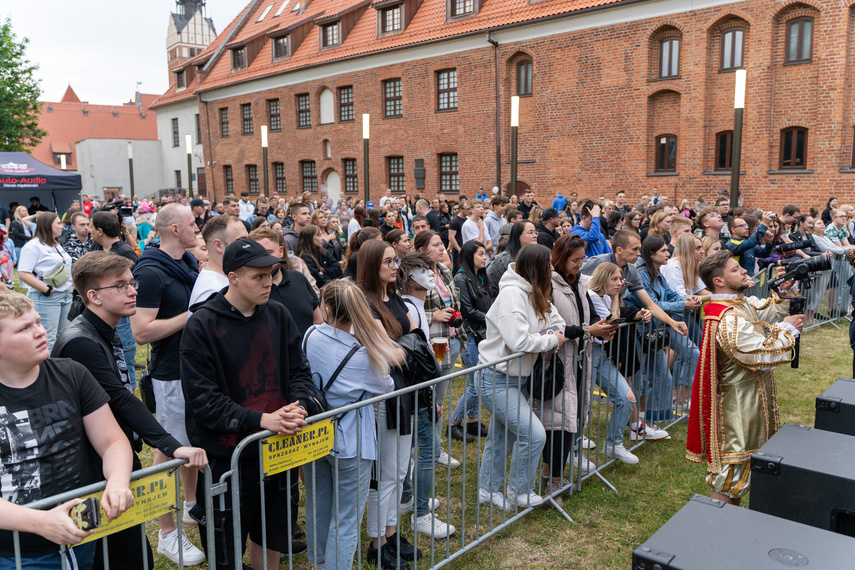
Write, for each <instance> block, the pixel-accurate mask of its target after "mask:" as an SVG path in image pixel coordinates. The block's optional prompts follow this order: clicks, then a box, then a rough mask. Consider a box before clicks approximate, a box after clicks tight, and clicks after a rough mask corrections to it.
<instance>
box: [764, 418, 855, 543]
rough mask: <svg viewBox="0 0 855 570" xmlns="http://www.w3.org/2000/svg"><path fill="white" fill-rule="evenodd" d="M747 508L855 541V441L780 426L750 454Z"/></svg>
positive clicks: (849, 437) (807, 429) (824, 432)
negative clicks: (749, 486)
mask: <svg viewBox="0 0 855 570" xmlns="http://www.w3.org/2000/svg"><path fill="white" fill-rule="evenodd" d="M749 507H750V509H751V510H752V511H758V512H761V513H766V514H768V515H772V516H776V517H781V518H784V519H788V520H791V521H795V522H800V523H803V524H807V525H810V526H814V527H816V528H821V529H824V530H830V531H833V532H836V533H840V534H845V535H847V536H852V537H855V437H851V436H848V435H842V434H839V433H834V432H831V431H823V430H820V429H811V428H809V427H805V426H798V425H795V424H784V425H783V426H782V427H781V429H780V430H779V431H778V433H776V434H775V435H773V436H772V437H771V438H769V441H767V442H766V444H765V445H764V446H763V447H761V448H760V449H759V450H758V451H757V453H755V454H754V455H752V456H751V492H750V495H749Z"/></svg>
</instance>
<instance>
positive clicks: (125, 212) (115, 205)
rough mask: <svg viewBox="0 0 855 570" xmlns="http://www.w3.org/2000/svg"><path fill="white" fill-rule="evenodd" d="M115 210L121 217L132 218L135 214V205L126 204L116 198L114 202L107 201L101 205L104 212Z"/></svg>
mask: <svg viewBox="0 0 855 570" xmlns="http://www.w3.org/2000/svg"><path fill="white" fill-rule="evenodd" d="M113 210H115V211H116V215H117V216H119V217H120V218H130V217H131V216H133V215H134V208H133V206H128V205H125V203H124V202H122V201H121V200H116V201H114V202H107V203H105V204H103V205H102V206H101V211H102V212H111V211H113Z"/></svg>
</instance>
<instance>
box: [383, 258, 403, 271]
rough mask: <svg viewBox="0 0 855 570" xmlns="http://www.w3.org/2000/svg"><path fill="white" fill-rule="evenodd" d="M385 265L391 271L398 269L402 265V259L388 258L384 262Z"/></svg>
mask: <svg viewBox="0 0 855 570" xmlns="http://www.w3.org/2000/svg"><path fill="white" fill-rule="evenodd" d="M383 264H384V265H385V266H386V267H388V268H389V269H397V268H398V266H400V265H401V258H400V257H395V258H390V257H387V258H386V259H384V260H383Z"/></svg>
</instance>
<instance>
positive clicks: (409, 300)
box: [401, 295, 433, 350]
mask: <svg viewBox="0 0 855 570" xmlns="http://www.w3.org/2000/svg"><path fill="white" fill-rule="evenodd" d="M401 298H402V299H404V304H405V305H406V306H407V310H408V311H409V312H410V314H411V315H412V316H413V320H414V321H416V325H417V326H418V327H419V328H420V329H422V332H423V333H425V338H426V339H430V326H429V325H428V319H427V313H425V302H424V301H422V300H421V299H419V298H418V297H413V296H412V295H401ZM428 346H430V343H428ZM431 350H433V347H432V346H431Z"/></svg>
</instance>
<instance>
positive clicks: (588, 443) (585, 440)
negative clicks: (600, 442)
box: [582, 435, 597, 449]
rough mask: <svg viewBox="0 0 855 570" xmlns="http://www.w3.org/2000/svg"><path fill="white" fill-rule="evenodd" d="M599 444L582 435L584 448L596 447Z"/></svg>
mask: <svg viewBox="0 0 855 570" xmlns="http://www.w3.org/2000/svg"><path fill="white" fill-rule="evenodd" d="M596 448H597V444H596V443H594V442H593V441H591V440H590V439H588V438H587V437H585V436H584V435H583V436H582V449H596Z"/></svg>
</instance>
